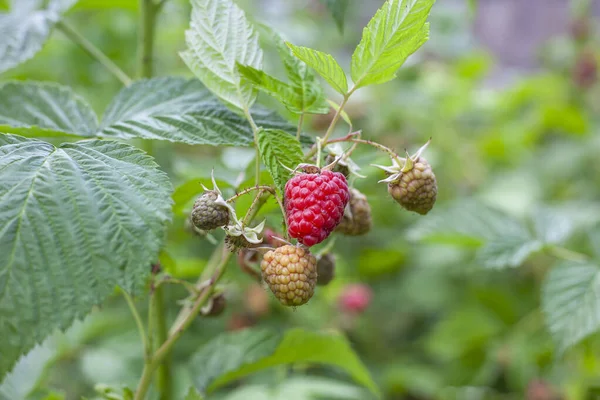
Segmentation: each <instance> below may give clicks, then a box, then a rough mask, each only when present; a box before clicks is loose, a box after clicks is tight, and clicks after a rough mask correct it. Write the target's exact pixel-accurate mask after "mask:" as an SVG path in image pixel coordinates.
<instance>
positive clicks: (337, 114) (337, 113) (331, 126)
mask: <svg viewBox="0 0 600 400" xmlns="http://www.w3.org/2000/svg"><path fill="white" fill-rule="evenodd" d="M355 90H356V86H354V87H353V88H352V89H350V91H349V92H348V93H346V94H345V95H344V98H343V100H342V102H341V103H340V106H339V107H338V109H337V110H335V114H334V115H333V119H332V120H331V123H330V124H329V127H328V128H327V131H325V135H324V136H323V139H321V141H322V143H327V141H328V140H329V137H330V136H331V134H332V133H333V130H334V129H335V125H336V124H337V122H338V120H339V119H340V117H341V116H342V111H344V107H345V106H346V103H348V99H349V98H350V95H352V93H354V91H355ZM316 152H317V148H316V147H313V148H312V149H310V151H309V152H308V153H307V154H306V156H305V157H304V159H305V160H309V159H310V158H311V157H312V156H314V155H315V153H316Z"/></svg>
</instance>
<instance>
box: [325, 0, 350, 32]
mask: <svg viewBox="0 0 600 400" xmlns="http://www.w3.org/2000/svg"><path fill="white" fill-rule="evenodd" d="M321 3H323V4H325V6H327V8H328V9H329V12H330V13H331V16H332V17H333V20H334V21H335V24H336V25H337V27H338V29H339V30H340V32H343V31H344V18H345V16H346V10H347V9H348V0H321Z"/></svg>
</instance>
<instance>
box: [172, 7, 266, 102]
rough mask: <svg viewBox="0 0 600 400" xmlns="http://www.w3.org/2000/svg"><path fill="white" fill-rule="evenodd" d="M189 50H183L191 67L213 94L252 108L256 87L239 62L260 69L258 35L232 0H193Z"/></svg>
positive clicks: (183, 55) (226, 100) (260, 56)
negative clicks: (247, 79) (244, 75)
mask: <svg viewBox="0 0 600 400" xmlns="http://www.w3.org/2000/svg"><path fill="white" fill-rule="evenodd" d="M185 38H186V43H187V50H186V51H184V52H182V53H180V55H181V58H182V59H183V61H184V62H185V63H186V64H187V66H188V68H189V69H190V70H192V72H193V73H194V74H195V75H196V76H197V77H198V78H200V80H201V81H202V82H203V83H204V85H206V87H207V88H208V89H210V90H211V91H212V92H213V93H214V94H216V95H217V96H218V97H220V98H221V99H222V100H224V101H225V102H227V103H229V104H231V105H233V106H235V107H237V108H239V109H246V108H250V106H251V105H252V103H254V100H255V99H256V90H255V89H254V88H253V87H252V85H250V84H249V83H247V82H245V81H243V80H242V79H240V75H239V73H238V71H237V69H236V63H239V64H242V65H249V66H251V67H254V68H257V69H260V68H261V66H262V50H261V49H260V47H259V44H258V35H257V33H256V32H255V30H254V28H253V27H252V25H250V23H249V22H248V20H247V19H246V16H245V14H244V12H243V11H242V10H241V9H240V8H239V7H238V6H237V5H236V4H235V3H234V2H233V1H232V0H192V18H191V21H190V29H188V30H187V31H186V33H185Z"/></svg>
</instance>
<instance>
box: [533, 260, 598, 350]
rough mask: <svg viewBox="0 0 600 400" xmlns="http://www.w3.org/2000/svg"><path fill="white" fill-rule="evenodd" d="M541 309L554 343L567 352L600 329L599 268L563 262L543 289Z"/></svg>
mask: <svg viewBox="0 0 600 400" xmlns="http://www.w3.org/2000/svg"><path fill="white" fill-rule="evenodd" d="M542 309H543V310H544V314H545V315H546V323H547V325H548V328H549V330H550V332H551V333H552V335H553V337H554V338H555V340H556V341H557V342H558V343H559V345H560V346H561V348H562V349H566V348H568V347H570V346H572V345H574V344H576V343H577V342H579V341H581V340H582V339H584V338H586V337H587V336H589V335H591V334H592V333H595V332H597V331H598V329H600V266H598V265H596V264H592V263H576V262H565V263H563V264H561V265H559V266H557V267H555V268H553V269H552V270H551V271H550V272H549V274H548V275H547V276H546V279H545V281H544V284H543V287H542Z"/></svg>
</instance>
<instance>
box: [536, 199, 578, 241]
mask: <svg viewBox="0 0 600 400" xmlns="http://www.w3.org/2000/svg"><path fill="white" fill-rule="evenodd" d="M533 225H534V230H535V234H536V237H537V238H538V239H539V240H540V241H542V242H544V243H547V244H557V243H561V242H564V241H565V240H566V239H567V238H568V237H569V236H570V235H571V233H573V230H574V228H575V227H574V225H573V223H572V221H571V218H570V217H569V215H567V214H566V213H565V212H564V211H561V210H555V209H552V208H549V207H539V208H537V209H536V211H535V213H534V215H533Z"/></svg>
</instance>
